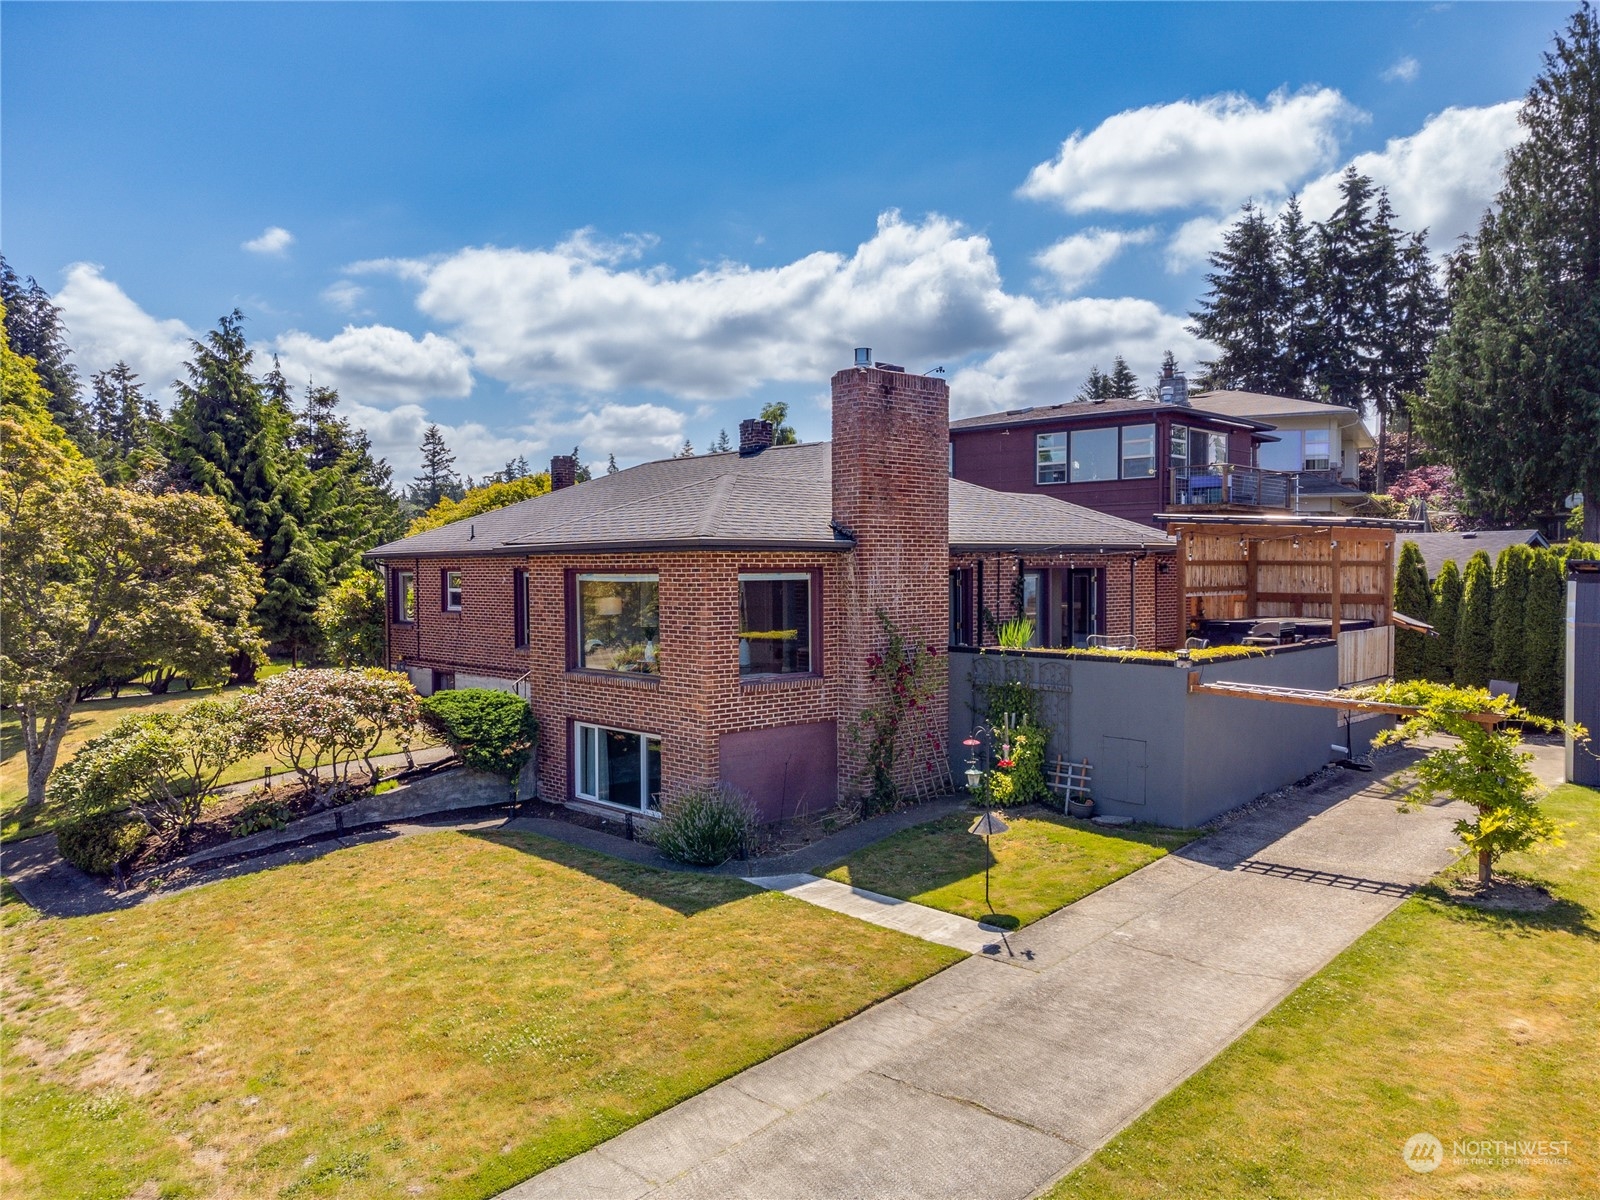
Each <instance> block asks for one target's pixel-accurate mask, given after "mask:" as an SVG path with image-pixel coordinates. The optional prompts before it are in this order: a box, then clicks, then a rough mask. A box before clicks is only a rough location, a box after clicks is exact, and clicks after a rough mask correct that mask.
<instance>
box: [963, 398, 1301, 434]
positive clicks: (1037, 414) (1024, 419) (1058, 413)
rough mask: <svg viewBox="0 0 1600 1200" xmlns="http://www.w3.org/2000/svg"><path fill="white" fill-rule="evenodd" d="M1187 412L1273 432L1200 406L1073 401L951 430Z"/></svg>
mask: <svg viewBox="0 0 1600 1200" xmlns="http://www.w3.org/2000/svg"><path fill="white" fill-rule="evenodd" d="M1158 412H1184V413H1191V414H1193V415H1195V416H1198V417H1211V418H1213V419H1214V420H1217V421H1224V422H1227V423H1228V424H1230V425H1243V426H1245V427H1248V428H1252V429H1263V430H1265V429H1271V428H1272V426H1271V425H1268V424H1266V423H1264V422H1261V421H1255V420H1252V419H1250V418H1248V417H1244V416H1234V415H1233V414H1231V413H1221V412H1212V411H1211V410H1209V409H1206V408H1204V407H1202V406H1200V405H1193V406H1190V405H1177V404H1165V403H1163V402H1162V401H1160V400H1137V399H1129V400H1069V401H1067V402H1066V403H1065V404H1040V405H1036V406H1035V407H1033V408H1013V409H1011V410H1009V411H1007V412H997V413H982V414H980V415H978V416H976V417H963V418H962V419H961V420H959V421H951V422H950V429H951V430H952V431H953V432H956V433H960V432H962V431H964V430H968V429H1000V428H1004V427H1006V426H1008V425H1036V424H1039V423H1040V422H1043V421H1087V420H1091V419H1093V418H1095V417H1100V416H1105V415H1107V414H1112V415H1118V416H1120V415H1124V414H1128V413H1132V414H1135V415H1137V414H1139V413H1158Z"/></svg>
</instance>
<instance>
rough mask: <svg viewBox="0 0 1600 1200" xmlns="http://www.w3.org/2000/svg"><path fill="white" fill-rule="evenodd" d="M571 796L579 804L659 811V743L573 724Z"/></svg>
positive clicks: (629, 733) (648, 737)
mask: <svg viewBox="0 0 1600 1200" xmlns="http://www.w3.org/2000/svg"><path fill="white" fill-rule="evenodd" d="M572 732H573V747H572V752H573V753H572V757H573V759H574V765H575V766H576V767H577V773H576V778H575V779H574V780H573V787H572V790H573V793H574V794H575V795H576V796H577V797H578V798H579V799H580V800H593V801H596V802H597V803H600V804H615V805H617V806H618V807H620V808H631V809H634V810H636V811H638V812H659V811H660V810H661V739H660V738H658V737H652V736H651V735H650V734H648V733H634V732H633V731H631V730H627V729H603V728H601V727H600V726H598V725H584V724H580V723H575V724H574V725H573V727H572Z"/></svg>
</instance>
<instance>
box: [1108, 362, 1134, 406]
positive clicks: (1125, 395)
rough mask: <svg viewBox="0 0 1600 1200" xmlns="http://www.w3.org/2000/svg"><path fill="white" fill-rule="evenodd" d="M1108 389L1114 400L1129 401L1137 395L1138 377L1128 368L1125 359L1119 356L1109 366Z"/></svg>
mask: <svg viewBox="0 0 1600 1200" xmlns="http://www.w3.org/2000/svg"><path fill="white" fill-rule="evenodd" d="M1110 388H1111V396H1112V398H1114V399H1119V400H1131V399H1133V398H1134V397H1135V396H1137V395H1138V394H1139V377H1138V376H1137V375H1135V374H1134V373H1133V371H1132V369H1131V368H1130V367H1129V366H1128V361H1127V359H1125V358H1123V357H1122V355H1120V354H1119V355H1117V357H1116V361H1115V362H1113V363H1112V364H1111V375H1110Z"/></svg>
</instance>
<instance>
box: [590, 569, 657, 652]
mask: <svg viewBox="0 0 1600 1200" xmlns="http://www.w3.org/2000/svg"><path fill="white" fill-rule="evenodd" d="M659 588H660V577H659V576H656V575H579V576H578V663H577V665H578V666H580V667H584V668H586V669H587V670H590V671H627V672H631V673H633V674H639V675H654V674H655V673H656V643H657V641H658V639H659V638H660V636H661V627H660V621H659V618H658V616H657V612H656V599H657V593H658V591H659Z"/></svg>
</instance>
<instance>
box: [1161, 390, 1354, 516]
mask: <svg viewBox="0 0 1600 1200" xmlns="http://www.w3.org/2000/svg"><path fill="white" fill-rule="evenodd" d="M1190 401H1191V403H1193V404H1194V406H1195V407H1196V408H1203V409H1205V410H1206V411H1208V412H1214V413H1222V414H1223V415H1224V416H1229V417H1243V418H1245V419H1246V420H1250V421H1265V422H1266V423H1267V424H1269V425H1272V426H1273V427H1274V428H1273V432H1274V433H1275V434H1276V435H1277V437H1278V441H1276V442H1264V443H1262V444H1261V445H1260V446H1259V447H1258V448H1257V456H1258V457H1257V462H1256V465H1257V466H1259V467H1262V468H1264V469H1266V470H1271V471H1297V472H1299V474H1300V511H1301V512H1307V513H1330V514H1333V515H1340V514H1348V513H1349V512H1350V511H1351V510H1352V509H1355V508H1358V507H1360V506H1361V505H1362V504H1365V503H1366V502H1367V500H1368V499H1369V497H1368V496H1367V493H1366V492H1363V491H1362V490H1361V487H1360V483H1359V480H1360V477H1361V469H1360V466H1361V451H1363V450H1370V449H1373V448H1374V447H1375V446H1376V444H1377V443H1376V442H1375V441H1374V440H1373V437H1372V434H1371V433H1370V432H1369V431H1368V429H1367V427H1366V425H1365V424H1363V423H1362V420H1361V414H1360V413H1358V412H1356V411H1355V410H1354V409H1350V408H1345V407H1344V406H1342V405H1338V404H1321V403H1318V402H1317V401H1315V400H1294V399H1291V398H1290V397H1288V396H1264V395H1262V394H1261V393H1259V392H1230V391H1222V392H1202V393H1201V394H1199V395H1197V396H1192V397H1190Z"/></svg>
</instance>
